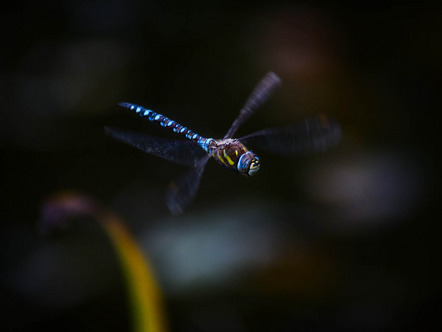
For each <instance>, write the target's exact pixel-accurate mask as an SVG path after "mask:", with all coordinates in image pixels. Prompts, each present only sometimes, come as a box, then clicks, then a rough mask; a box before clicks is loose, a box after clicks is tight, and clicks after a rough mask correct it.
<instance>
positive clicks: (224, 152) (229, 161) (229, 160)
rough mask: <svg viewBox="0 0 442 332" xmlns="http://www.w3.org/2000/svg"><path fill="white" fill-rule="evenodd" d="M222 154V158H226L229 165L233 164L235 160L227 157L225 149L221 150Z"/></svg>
mask: <svg viewBox="0 0 442 332" xmlns="http://www.w3.org/2000/svg"><path fill="white" fill-rule="evenodd" d="M235 152H236V153H238V151H236V150H235ZM223 154H224V158H226V160H227V162H228V163H229V164H230V166H233V165H235V162H234V161H233V160H232V159H231V158H230V157H229V155H228V154H226V150H223Z"/></svg>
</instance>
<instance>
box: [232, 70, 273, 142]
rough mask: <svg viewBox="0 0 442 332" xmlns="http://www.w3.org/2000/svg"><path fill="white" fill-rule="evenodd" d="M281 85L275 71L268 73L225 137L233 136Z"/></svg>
mask: <svg viewBox="0 0 442 332" xmlns="http://www.w3.org/2000/svg"><path fill="white" fill-rule="evenodd" d="M280 86H281V79H280V78H279V77H278V76H277V75H276V74H275V73H273V72H269V73H267V74H266V76H264V78H263V79H262V80H261V81H260V82H259V83H258V85H257V86H256V87H255V89H253V91H252V93H251V94H250V96H249V98H248V99H247V100H246V102H245V104H244V106H243V108H242V109H241V111H240V112H239V115H238V117H237V118H236V119H235V121H234V122H233V124H232V126H231V127H230V129H229V131H228V132H227V134H226V136H224V139H226V138H232V136H233V135H234V134H235V132H236V131H237V130H238V128H239V127H240V126H241V125H242V124H243V123H244V122H245V121H247V119H249V118H250V116H251V115H252V114H253V112H255V111H256V110H257V109H258V108H259V107H260V106H261V105H262V104H263V103H264V102H265V101H266V100H267V99H269V98H270V96H271V95H273V93H274V92H275V90H276V89H277V88H279V87H280Z"/></svg>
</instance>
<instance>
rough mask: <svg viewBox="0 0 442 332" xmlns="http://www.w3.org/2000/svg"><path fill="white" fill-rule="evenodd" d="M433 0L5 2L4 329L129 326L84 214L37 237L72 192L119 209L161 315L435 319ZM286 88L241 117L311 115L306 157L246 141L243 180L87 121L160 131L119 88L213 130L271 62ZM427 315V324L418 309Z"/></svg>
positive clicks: (118, 278)
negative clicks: (319, 133) (335, 138)
mask: <svg viewBox="0 0 442 332" xmlns="http://www.w3.org/2000/svg"><path fill="white" fill-rule="evenodd" d="M440 13H441V6H440V5H430V4H420V5H414V4H412V3H406V2H402V4H401V5H391V6H387V5H373V4H370V5H369V4H367V5H358V6H357V5H349V4H346V5H345V6H344V5H342V4H340V3H339V2H337V1H327V2H325V1H324V2H316V1H315V2H313V1H312V2H309V1H300V2H296V1H291V2H290V1H278V0H276V1H272V2H271V3H270V2H263V1H262V2H261V1H253V2H252V1H250V2H247V1H245V2H237V1H225V0H224V1H192V2H182V1H122V0H111V1H93V2H91V1H73V0H66V1H57V2H55V1H39V2H27V3H26V2H8V3H5V4H3V8H2V11H1V14H0V16H1V19H0V25H1V28H0V34H1V40H2V52H1V53H0V87H1V92H0V109H1V121H0V126H1V127H0V129H1V130H0V137H1V146H0V148H1V157H2V160H1V171H2V180H1V220H0V292H1V293H0V294H1V296H0V301H1V305H2V310H1V312H0V329H1V330H2V331H36V330H38V329H42V330H43V329H44V330H45V331H60V330H61V329H62V330H63V331H79V330H80V331H81V330H94V331H127V330H130V329H131V324H132V323H131V321H130V313H129V306H128V304H127V298H126V288H125V287H126V285H125V283H124V279H123V277H122V274H121V273H122V272H121V269H120V267H119V265H118V261H117V259H116V257H115V253H114V251H113V249H112V246H111V244H110V242H109V240H108V238H107V237H106V235H105V233H104V232H103V231H102V229H101V228H100V226H98V224H96V223H94V222H91V221H89V222H79V223H73V224H71V226H70V227H68V229H67V230H66V231H65V232H63V233H62V234H59V235H57V236H53V237H44V236H42V234H41V209H42V204H44V202H45V201H46V200H47V198H48V197H49V196H53V195H54V194H55V195H57V193H59V192H60V191H65V190H75V191H77V192H80V193H83V194H86V195H88V196H90V197H93V198H94V199H96V200H97V201H99V202H101V204H103V205H104V206H106V207H107V208H109V209H111V210H113V211H115V212H116V213H118V214H119V215H120V216H121V217H122V218H123V219H124V220H125V222H126V226H127V227H128V228H129V229H130V231H131V232H132V234H134V236H135V237H136V240H137V242H138V243H139V245H140V246H141V247H142V249H143V252H144V253H145V255H146V256H148V257H149V258H150V260H151V261H152V265H153V268H154V271H155V275H156V277H157V280H158V282H159V285H160V287H161V291H162V293H163V296H164V299H165V310H166V316H167V320H168V324H169V327H170V330H171V331H293V330H297V331H324V330H327V331H335V330H336V331H348V330H358V331H368V330H370V331H372V330H376V331H399V330H400V331H404V330H416V329H419V330H422V329H429V328H430V326H438V325H440V319H439V311H438V310H437V309H436V308H437V306H438V305H440V304H441V302H442V301H441V290H442V289H441V283H440V277H441V274H440V272H438V269H437V265H439V263H440V255H439V254H440V248H439V242H440V241H439V234H440V231H441V229H440V220H439V209H437V210H436V207H437V206H436V203H438V201H437V194H438V191H439V186H436V182H435V175H436V174H435V173H436V171H437V169H436V165H435V164H434V161H435V157H436V156H435V155H436V152H438V148H437V146H438V145H437V142H438V141H439V140H440V137H439V135H438V134H439V133H438V129H439V123H438V120H437V116H438V115H439V111H440V107H439V105H438V104H437V103H436V100H437V99H438V97H440V95H439V94H438V93H437V92H436V82H437V81H440V76H441V59H442V54H441V42H440V35H441V33H442V31H441V25H440ZM270 70H272V71H274V72H275V73H277V74H278V75H279V76H280V77H281V79H282V81H283V85H282V88H281V89H280V90H279V91H278V92H277V93H276V94H275V95H274V96H273V97H272V99H271V100H270V101H269V102H268V103H266V105H264V106H263V107H262V109H260V110H259V111H258V112H257V113H256V114H255V115H254V116H253V117H252V118H251V119H250V120H249V121H248V122H247V123H246V124H245V125H244V126H243V127H242V128H241V129H240V130H239V132H238V135H239V136H242V135H245V134H247V133H250V132H253V131H256V130H259V129H262V128H265V127H271V126H277V125H284V124H289V123H294V122H297V121H300V120H302V119H303V118H306V117H310V116H312V115H314V114H317V113H327V114H329V115H332V116H334V117H335V118H336V119H338V120H339V121H340V123H341V126H342V132H343V139H342V141H341V143H340V145H339V146H337V147H336V148H333V149H331V150H329V151H326V152H325V153H322V154H316V155H309V156H301V157H296V156H295V157H293V156H273V155H271V154H266V153H259V152H260V151H256V152H257V153H258V154H259V155H260V158H261V162H262V167H261V170H260V173H259V175H257V176H256V177H254V178H253V179H248V178H243V177H239V176H235V175H233V174H231V173H229V172H226V171H225V170H224V169H222V168H221V167H219V166H218V165H217V164H215V163H214V162H209V164H208V166H207V168H206V170H205V174H204V176H203V179H202V182H201V187H200V191H199V193H198V196H197V198H196V200H195V202H194V203H193V204H192V205H191V206H190V208H189V209H188V210H187V211H185V213H184V214H182V215H180V216H172V215H171V214H170V213H169V211H168V210H167V208H166V204H165V202H164V194H165V190H166V188H167V185H168V183H169V182H170V181H171V180H172V179H175V178H177V177H178V176H180V175H181V174H183V173H184V172H186V168H185V167H182V166H178V165H175V164H172V163H169V162H167V161H165V160H162V159H159V158H156V157H154V156H150V155H147V154H145V153H143V152H141V151H139V150H136V149H134V148H131V147H129V146H127V145H124V144H121V143H119V142H116V141H112V140H111V139H110V138H108V137H105V136H104V132H103V127H104V126H105V125H111V126H116V127H120V128H125V129H134V130H141V131H144V132H146V133H150V134H152V135H158V136H163V137H174V136H173V133H169V132H168V131H167V130H164V128H161V127H160V126H157V125H154V124H151V123H148V122H147V121H143V120H141V119H139V118H138V117H137V116H136V115H135V114H132V113H131V112H129V111H127V110H125V109H123V108H120V107H118V105H117V103H118V102H120V101H128V102H133V103H137V104H139V105H144V106H146V107H149V108H152V109H153V110H156V111H157V112H160V113H162V114H165V115H167V116H168V117H170V118H171V119H174V120H176V121H178V122H180V123H182V124H184V125H186V126H188V127H189V128H191V129H192V130H194V131H195V132H197V133H199V134H201V135H203V136H209V137H222V136H223V135H224V133H225V132H226V131H227V129H228V127H229V126H230V124H231V123H232V121H233V120H234V118H235V117H236V115H237V114H238V111H239V109H240V107H241V106H242V104H243V102H244V101H245V99H246V97H247V96H248V94H249V93H250V91H251V90H252V88H253V87H254V85H255V84H256V83H257V82H258V81H259V79H260V78H261V77H262V76H263V75H264V74H265V73H266V72H267V71H270ZM433 324H436V325H433Z"/></svg>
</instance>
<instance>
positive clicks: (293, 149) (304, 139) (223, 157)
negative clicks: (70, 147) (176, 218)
mask: <svg viewBox="0 0 442 332" xmlns="http://www.w3.org/2000/svg"><path fill="white" fill-rule="evenodd" d="M280 86H281V79H280V78H279V77H278V76H277V75H276V74H275V73H273V72H269V73H267V74H266V75H265V76H264V77H263V78H262V79H261V80H260V81H259V83H258V84H257V85H256V86H255V88H254V89H253V90H252V92H251V94H250V95H249V97H248V98H247V100H246V102H245V103H244V106H243V107H242V108H241V109H240V112H239V115H238V116H237V117H236V119H235V120H234V121H233V124H232V125H231V126H230V128H229V130H228V131H227V133H226V134H225V136H224V138H222V139H215V138H206V137H203V136H201V135H199V134H197V133H195V132H193V131H192V130H191V129H189V128H187V127H185V126H183V125H181V124H179V123H178V122H176V121H174V120H171V119H169V118H168V117H166V116H164V115H162V114H159V113H156V112H154V111H153V110H151V109H147V108H144V107H142V106H138V105H136V104H132V103H127V102H121V103H119V105H120V106H122V107H124V108H127V109H129V110H131V111H133V112H135V113H136V114H138V115H139V116H141V117H142V118H144V119H147V120H149V121H151V122H155V123H157V124H159V125H161V126H162V127H165V128H167V129H169V130H171V131H173V132H174V133H177V134H179V135H182V136H184V137H185V138H186V139H187V140H183V139H181V140H178V139H167V138H162V137H154V136H150V135H146V134H144V133H137V132H133V131H127V130H122V129H118V128H112V127H106V128H105V130H106V133H107V134H108V135H109V136H111V137H113V138H115V139H117V140H120V141H122V142H124V143H127V144H129V145H132V146H134V147H136V148H138V149H141V150H143V151H144V152H147V153H150V154H152V155H155V156H158V157H161V158H164V159H166V160H169V161H171V162H174V163H177V164H180V165H184V166H189V167H191V169H190V170H189V171H188V172H187V173H185V174H184V175H183V176H181V177H180V178H178V179H177V180H175V181H172V182H171V183H170V185H169V187H168V189H167V191H166V204H167V206H168V208H169V210H170V211H171V212H172V213H173V214H179V213H182V212H183V211H184V209H185V208H186V207H188V206H189V205H190V204H191V203H192V201H193V200H194V199H195V196H196V194H197V192H198V189H199V186H200V182H201V177H202V174H203V171H204V169H205V166H206V164H207V162H208V160H209V159H211V158H212V159H214V160H215V161H216V162H218V163H219V164H221V166H223V167H224V168H226V169H228V170H230V171H233V172H234V173H237V174H241V175H244V176H246V177H250V176H254V175H255V174H256V173H257V172H258V171H259V169H260V166H261V162H260V159H259V157H258V155H257V154H256V153H255V152H253V151H252V150H250V149H249V148H248V146H252V147H254V148H255V147H256V148H258V149H262V150H263V151H267V152H270V153H274V154H282V155H297V154H303V153H306V152H320V151H324V150H325V149H327V148H329V147H332V146H334V145H336V144H337V143H338V142H339V140H340V139H341V128H340V125H339V123H338V122H337V121H336V120H334V119H333V118H332V117H329V116H327V115H324V114H320V115H317V116H314V117H312V118H309V119H306V120H304V121H302V122H299V123H295V124H292V125H289V126H283V127H273V128H267V129H263V130H259V131H257V132H254V133H252V134H249V135H246V136H243V137H240V138H233V136H234V135H235V133H236V132H237V130H238V129H239V128H240V126H241V125H242V124H243V123H244V122H246V121H247V120H248V119H249V118H250V116H251V115H252V114H253V113H254V112H255V111H256V110H257V109H258V108H260V107H261V106H262V104H263V103H264V102H266V101H267V100H268V99H269V98H270V97H271V96H272V95H273V94H274V92H275V91H276V90H277V89H278V88H279V87H280Z"/></svg>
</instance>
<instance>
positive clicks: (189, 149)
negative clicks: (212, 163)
mask: <svg viewBox="0 0 442 332" xmlns="http://www.w3.org/2000/svg"><path fill="white" fill-rule="evenodd" d="M105 131H106V134H107V135H109V136H111V137H113V138H115V139H117V140H120V141H122V142H125V143H127V144H129V145H132V146H134V147H136V148H138V149H140V150H143V151H145V152H147V153H150V154H153V155H155V156H157V157H160V158H164V159H166V160H169V161H171V162H174V163H176V164H179V165H184V166H191V167H197V166H199V165H200V161H201V159H202V158H204V157H205V156H206V155H207V153H206V152H205V151H204V150H203V149H202V148H201V147H200V146H199V145H198V144H196V143H195V142H192V141H184V140H173V139H166V138H161V137H154V136H149V135H145V134H141V133H136V132H132V131H126V130H121V129H116V128H110V127H106V128H105Z"/></svg>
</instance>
